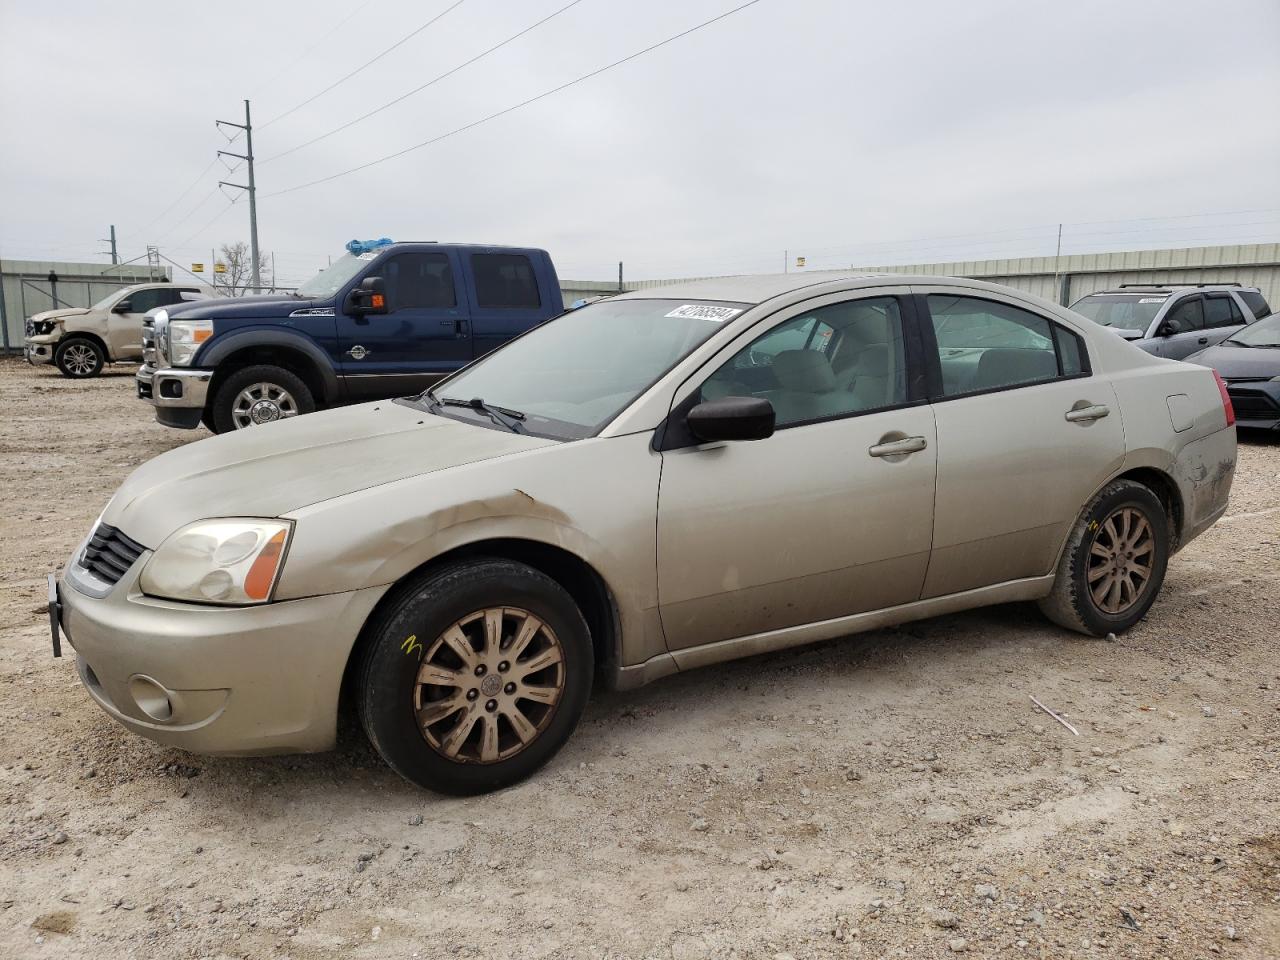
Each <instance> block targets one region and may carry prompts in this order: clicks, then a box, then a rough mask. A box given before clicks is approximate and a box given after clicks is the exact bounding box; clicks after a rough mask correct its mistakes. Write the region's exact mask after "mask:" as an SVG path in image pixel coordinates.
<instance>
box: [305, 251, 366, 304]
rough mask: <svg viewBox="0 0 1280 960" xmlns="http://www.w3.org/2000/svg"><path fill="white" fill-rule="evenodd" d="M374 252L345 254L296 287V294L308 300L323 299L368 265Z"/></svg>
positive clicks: (335, 291) (330, 295) (331, 294)
mask: <svg viewBox="0 0 1280 960" xmlns="http://www.w3.org/2000/svg"><path fill="white" fill-rule="evenodd" d="M375 256H376V254H374V253H362V254H359V255H358V256H357V255H356V254H351V253H348V254H345V255H343V256H342V257H339V258H338V259H337V260H335V261H334V262H333V263H331V264H329V266H327V267H325V268H324V269H323V270H321V271H320V272H319V273H317V274H316V275H315V276H314V277H312V278H311V279H310V280H308V281H307V282H306V283H304V284H303V285H302V286H300V287H299V288H298V296H300V297H306V298H307V299H309V300H325V299H328V298H329V297H332V296H333V295H334V294H336V293H337V292H338V291H339V290H341V289H342V288H343V287H344V286H345V285H346V283H347V281H348V280H350V279H351V278H352V277H354V276H355V275H356V274H357V273H359V272H360V271H361V270H363V269H364V268H365V267H367V266H368V265H369V261H370V260H372V259H373V258H374V257H375Z"/></svg>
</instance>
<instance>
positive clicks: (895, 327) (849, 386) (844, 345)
mask: <svg viewBox="0 0 1280 960" xmlns="http://www.w3.org/2000/svg"><path fill="white" fill-rule="evenodd" d="M744 396H754V397H763V398H765V399H766V400H768V401H769V402H770V403H772V404H773V409H774V412H775V413H776V415H777V421H776V423H777V426H778V427H786V426H791V425H794V424H800V423H808V422H810V421H814V420H825V419H830V418H832V417H840V416H848V415H851V414H855V413H865V412H867V411H869V410H877V409H880V408H882V407H892V406H898V405H900V404H903V403H906V402H907V376H906V351H905V349H904V346H903V337H902V317H901V314H900V313H899V310H898V301H897V300H896V299H894V298H893V297H876V298H873V299H868V300H851V301H849V302H847V303H836V304H831V305H830V306H826V307H820V308H819V309H817V310H814V311H812V312H811V313H806V314H802V315H800V316H798V317H793V318H792V319H790V320H787V321H786V322H784V323H782V324H779V325H778V326H776V327H774V328H773V329H772V330H770V331H769V332H768V333H766V334H764V335H763V336H761V337H759V338H758V339H756V340H755V341H754V342H752V343H751V344H749V345H748V346H746V347H744V348H743V349H742V350H740V351H739V352H738V353H736V354H735V355H734V356H733V357H732V359H730V360H729V361H728V362H727V363H725V364H724V365H723V366H722V367H720V369H719V370H717V371H716V372H715V373H713V374H712V375H711V376H710V377H708V378H707V380H706V381H705V382H704V383H703V385H702V395H701V399H703V400H714V399H718V398H720V397H744Z"/></svg>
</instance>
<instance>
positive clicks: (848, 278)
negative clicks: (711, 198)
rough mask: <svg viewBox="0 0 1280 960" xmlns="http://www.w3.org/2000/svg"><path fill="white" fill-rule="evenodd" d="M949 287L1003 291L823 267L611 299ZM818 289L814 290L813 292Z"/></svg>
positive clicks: (964, 281)
mask: <svg viewBox="0 0 1280 960" xmlns="http://www.w3.org/2000/svg"><path fill="white" fill-rule="evenodd" d="M909 285H910V286H932V287H936V286H948V287H965V288H968V289H971V290H975V291H988V292H990V291H993V290H1002V289H1003V290H1004V291H1005V292H1009V291H1008V288H1002V287H1000V286H999V285H997V284H993V283H991V282H989V281H986V280H977V279H971V278H968V277H946V276H941V275H939V274H895V273H866V272H862V271H840V270H823V271H816V270H814V271H809V272H807V273H774V274H754V275H750V276H735V277H705V278H702V279H699V280H686V281H682V282H679V283H671V284H663V285H662V286H656V287H641V288H640V289H638V290H631V291H629V292H627V293H620V294H617V295H616V296H614V297H611V298H610V299H612V300H673V299H686V300H723V301H727V302H730V303H749V304H753V305H755V304H760V303H764V302H765V301H766V300H771V299H773V298H774V297H780V296H783V295H785V294H791V293H795V292H796V291H798V290H804V289H806V288H810V287H813V288H817V287H828V288H830V291H831V292H833V293H834V292H838V291H840V290H842V289H846V290H851V289H859V288H863V287H883V286H909ZM820 292H821V291H816V290H815V295H818V293H820Z"/></svg>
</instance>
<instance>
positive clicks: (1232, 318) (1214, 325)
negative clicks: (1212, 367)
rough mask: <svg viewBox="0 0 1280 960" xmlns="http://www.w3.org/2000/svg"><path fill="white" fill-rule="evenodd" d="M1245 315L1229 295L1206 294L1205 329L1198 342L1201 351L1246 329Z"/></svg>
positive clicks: (1201, 332)
mask: <svg viewBox="0 0 1280 960" xmlns="http://www.w3.org/2000/svg"><path fill="white" fill-rule="evenodd" d="M1244 323H1245V319H1244V314H1243V313H1241V312H1240V307H1239V306H1237V304H1236V299H1235V297H1233V296H1232V295H1231V294H1229V293H1206V294H1205V295H1204V329H1203V330H1202V331H1200V337H1199V339H1198V340H1197V341H1196V345H1197V347H1198V348H1199V349H1202V350H1203V349H1204V348H1205V347H1210V346H1213V345H1214V344H1215V343H1221V342H1222V341H1223V340H1225V339H1227V337H1229V336H1231V335H1232V334H1233V333H1239V332H1240V331H1241V330H1243V329H1244Z"/></svg>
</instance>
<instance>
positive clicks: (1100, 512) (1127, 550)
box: [1040, 480, 1169, 637]
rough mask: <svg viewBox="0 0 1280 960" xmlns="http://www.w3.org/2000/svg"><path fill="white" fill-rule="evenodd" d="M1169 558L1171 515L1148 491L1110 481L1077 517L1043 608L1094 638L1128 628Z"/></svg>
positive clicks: (1156, 587) (1147, 605) (1149, 600)
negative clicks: (1051, 589)
mask: <svg viewBox="0 0 1280 960" xmlns="http://www.w3.org/2000/svg"><path fill="white" fill-rule="evenodd" d="M1168 564H1169V517H1168V514H1166V513H1165V509H1164V505H1163V504H1161V502H1160V499H1159V498H1158V497H1157V496H1156V495H1155V494H1154V493H1152V492H1151V490H1150V489H1148V488H1147V487H1145V486H1143V485H1142V484H1140V483H1135V482H1134V481H1132V480H1116V481H1113V482H1112V483H1109V484H1107V485H1106V486H1105V487H1103V488H1102V490H1101V491H1100V492H1099V493H1098V495H1097V496H1095V497H1094V498H1093V500H1091V501H1090V502H1089V504H1088V505H1087V506H1086V507H1085V508H1084V512H1083V513H1081V514H1080V519H1079V520H1077V521H1076V525H1075V528H1074V529H1073V530H1072V531H1071V537H1070V539H1069V540H1068V541H1067V546H1066V549H1065V550H1064V551H1063V552H1062V560H1061V561H1059V563H1058V575H1057V578H1056V579H1055V580H1054V582H1053V592H1052V593H1050V594H1049V596H1047V597H1045V598H1044V599H1043V600H1041V601H1040V611H1041V612H1042V613H1043V614H1044V615H1045V616H1046V617H1048V618H1049V619H1050V620H1052V621H1053V622H1054V623H1056V624H1059V625H1060V626H1063V627H1066V628H1067V629H1069V630H1075V631H1077V632H1079V633H1084V634H1088V635H1090V636H1095V637H1101V636H1105V635H1106V634H1108V633H1123V632H1124V631H1125V630H1128V629H1129V628H1130V627H1132V626H1133V625H1134V624H1135V623H1137V622H1138V621H1139V620H1141V619H1142V618H1143V617H1144V616H1146V614H1147V611H1148V610H1149V609H1151V604H1153V603H1155V599H1156V595H1157V594H1158V593H1159V592H1160V586H1161V585H1162V584H1163V583H1164V574H1165V569H1166V568H1167V567H1168Z"/></svg>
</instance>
